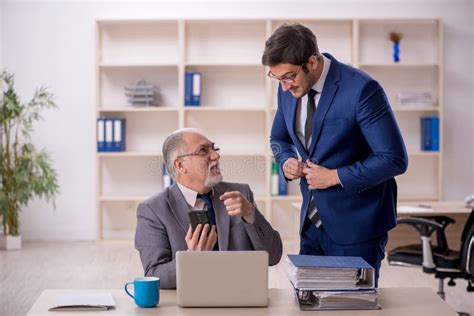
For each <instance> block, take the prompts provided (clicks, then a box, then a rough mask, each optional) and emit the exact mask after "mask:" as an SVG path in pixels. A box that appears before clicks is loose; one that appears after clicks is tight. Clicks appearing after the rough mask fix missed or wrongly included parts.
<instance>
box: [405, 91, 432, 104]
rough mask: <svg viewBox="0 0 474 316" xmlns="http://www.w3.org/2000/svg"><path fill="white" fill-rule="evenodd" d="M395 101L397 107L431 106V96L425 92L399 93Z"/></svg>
mask: <svg viewBox="0 0 474 316" xmlns="http://www.w3.org/2000/svg"><path fill="white" fill-rule="evenodd" d="M396 99H397V103H398V104H399V105H433V96H432V95H431V93H430V92H426V91H400V92H398V93H397V95H396Z"/></svg>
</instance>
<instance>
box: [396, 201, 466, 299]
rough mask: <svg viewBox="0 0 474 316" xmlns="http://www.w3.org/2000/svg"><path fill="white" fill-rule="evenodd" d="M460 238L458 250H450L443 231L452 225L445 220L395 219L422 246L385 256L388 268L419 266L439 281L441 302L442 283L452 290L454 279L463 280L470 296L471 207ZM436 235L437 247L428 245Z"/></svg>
mask: <svg viewBox="0 0 474 316" xmlns="http://www.w3.org/2000/svg"><path fill="white" fill-rule="evenodd" d="M470 208H471V214H470V215H469V218H468V219H467V221H466V224H465V226H464V229H463V232H462V235H461V249H460V250H459V251H455V250H452V249H449V247H448V243H447V241H446V234H445V229H446V227H447V226H448V225H449V224H451V223H454V222H455V221H454V220H453V219H452V218H450V217H446V216H419V217H405V218H399V219H397V223H398V224H408V225H410V226H412V227H414V228H415V229H416V230H417V231H418V232H419V233H420V235H421V244H413V245H407V246H401V247H398V248H395V249H393V250H392V251H390V252H389V253H388V256H387V259H388V263H389V264H390V265H400V266H421V267H422V268H423V272H425V273H432V274H434V277H435V278H436V279H439V288H438V295H439V296H441V298H443V299H444V296H445V292H444V279H446V278H449V279H450V280H449V282H448V285H449V286H455V285H456V283H455V282H454V279H466V280H467V282H468V285H467V288H466V290H467V291H468V292H473V291H474V287H473V282H474V206H471V205H470ZM433 232H436V243H437V244H436V246H432V245H431V235H432V234H433Z"/></svg>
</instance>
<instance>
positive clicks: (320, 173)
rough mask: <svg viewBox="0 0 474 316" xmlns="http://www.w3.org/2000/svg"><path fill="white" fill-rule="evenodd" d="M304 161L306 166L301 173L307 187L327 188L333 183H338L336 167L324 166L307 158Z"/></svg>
mask: <svg viewBox="0 0 474 316" xmlns="http://www.w3.org/2000/svg"><path fill="white" fill-rule="evenodd" d="M306 163H307V165H308V167H306V168H304V169H303V173H304V175H305V178H306V182H308V188H309V189H311V190H314V189H327V188H329V187H332V186H333V185H337V184H340V181H339V176H338V175H337V170H336V169H332V170H331V169H327V168H324V167H322V166H320V165H316V164H314V163H312V162H311V161H310V160H307V161H306Z"/></svg>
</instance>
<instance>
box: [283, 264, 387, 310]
mask: <svg viewBox="0 0 474 316" xmlns="http://www.w3.org/2000/svg"><path fill="white" fill-rule="evenodd" d="M288 263H289V270H288V272H289V279H290V282H291V283H292V284H293V287H294V288H295V294H296V298H297V300H298V303H299V304H300V308H301V309H302V310H323V309H328V310H329V309H379V308H380V306H379V304H378V302H377V298H378V293H377V291H376V289H375V286H374V279H375V271H374V269H373V268H372V267H371V266H370V265H369V264H368V263H367V262H365V261H364V260H363V259H362V258H360V257H337V256H305V255H288Z"/></svg>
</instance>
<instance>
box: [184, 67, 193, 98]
mask: <svg viewBox="0 0 474 316" xmlns="http://www.w3.org/2000/svg"><path fill="white" fill-rule="evenodd" d="M184 105H186V106H192V105H193V73H192V72H186V73H185V76H184Z"/></svg>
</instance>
